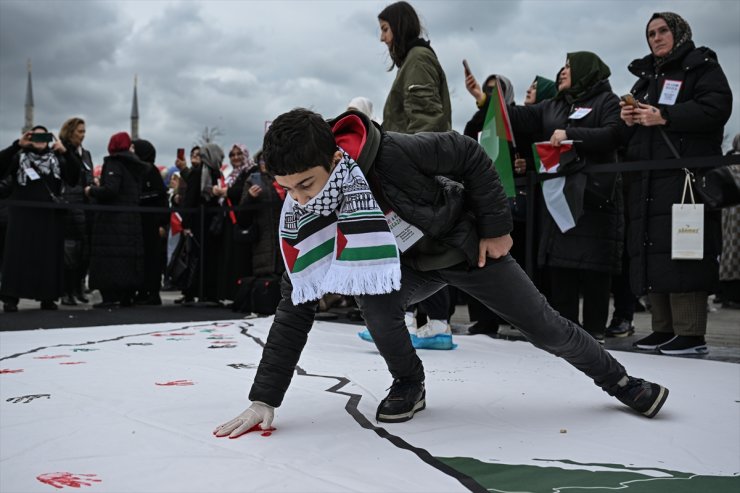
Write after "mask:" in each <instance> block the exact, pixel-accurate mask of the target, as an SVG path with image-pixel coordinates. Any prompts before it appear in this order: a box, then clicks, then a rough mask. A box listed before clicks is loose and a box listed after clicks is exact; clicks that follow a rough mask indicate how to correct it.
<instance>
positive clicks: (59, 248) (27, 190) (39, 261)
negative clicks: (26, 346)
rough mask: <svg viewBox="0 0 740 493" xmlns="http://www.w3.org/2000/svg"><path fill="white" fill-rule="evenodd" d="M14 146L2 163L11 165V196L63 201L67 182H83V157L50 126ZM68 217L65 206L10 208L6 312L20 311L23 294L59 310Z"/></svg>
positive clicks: (2, 289)
mask: <svg viewBox="0 0 740 493" xmlns="http://www.w3.org/2000/svg"><path fill="white" fill-rule="evenodd" d="M14 146H16V147H17V149H18V152H16V153H15V154H14V155H13V156H12V157H9V153H3V156H5V159H8V160H7V161H6V162H5V163H2V165H0V168H6V169H7V173H8V174H7V175H6V176H7V178H6V179H7V180H8V181H9V182H10V183H9V187H10V190H11V191H10V197H9V198H10V200H18V201H28V202H46V203H52V202H58V201H60V200H61V199H60V194H61V192H62V184H63V183H66V184H67V185H74V184H75V183H77V180H78V179H79V175H80V167H79V166H76V165H75V164H76V163H77V161H73V160H72V159H71V156H69V155H68V154H67V153H68V151H67V149H66V148H65V147H64V145H63V144H62V143H61V141H59V140H58V139H57V138H56V137H55V136H54V135H53V134H51V133H49V131H48V130H47V129H46V127H43V126H41V125H37V126H35V127H33V128H32V129H31V132H30V133H27V134H24V135H23V136H22V137H21V139H20V140H19V141H18V144H14ZM65 156H66V157H65ZM8 157H9V158H8ZM65 215H66V211H65V210H63V209H41V208H34V207H15V206H11V207H8V230H7V233H6V238H5V253H4V257H3V270H2V282H1V283H0V296H2V299H3V310H4V311H5V312H17V311H18V301H19V299H20V298H30V299H35V300H38V301H40V302H41V309H42V310H56V309H57V305H56V303H55V301H56V300H57V299H58V298H59V297H60V296H61V295H62V293H63V290H64V285H63V278H64V273H63V271H64V258H63V253H64V218H65Z"/></svg>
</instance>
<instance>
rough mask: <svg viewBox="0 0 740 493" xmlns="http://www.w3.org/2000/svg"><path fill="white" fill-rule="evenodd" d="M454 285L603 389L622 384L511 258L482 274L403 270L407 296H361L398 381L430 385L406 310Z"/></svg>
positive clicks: (615, 367)
mask: <svg viewBox="0 0 740 493" xmlns="http://www.w3.org/2000/svg"><path fill="white" fill-rule="evenodd" d="M446 284H449V285H452V286H455V287H457V288H458V289H460V290H462V291H465V292H466V293H468V294H469V295H471V296H473V297H475V298H477V299H478V300H479V301H481V302H482V303H483V304H484V305H486V306H487V307H488V308H490V309H491V310H493V311H495V312H496V313H498V314H499V315H500V316H501V317H502V318H503V319H504V320H507V321H508V322H510V323H511V324H512V325H514V326H516V327H517V328H518V329H519V330H520V331H521V332H522V334H523V335H524V336H525V337H526V338H527V339H529V341H530V342H531V343H532V344H534V345H535V346H537V347H539V348H541V349H544V350H545V351H547V352H549V353H552V354H554V355H555V356H560V357H562V358H563V359H565V360H566V361H568V362H569V363H570V364H572V365H573V366H575V367H576V368H578V369H579V370H581V371H582V372H584V373H585V374H586V375H588V376H589V377H591V378H592V379H593V380H594V382H595V383H596V384H597V385H598V386H600V387H602V388H605V387H610V386H612V385H614V384H616V383H617V382H618V381H619V380H620V379H621V378H622V377H623V376H624V375H626V371H625V369H624V367H623V366H622V365H621V364H619V362H618V361H617V360H616V359H614V358H613V357H612V356H611V355H610V354H609V353H607V352H606V351H605V350H604V348H603V347H602V346H601V345H600V344H599V343H598V342H597V341H596V340H595V339H594V338H593V337H591V336H590V335H589V334H588V333H586V332H585V331H584V330H583V329H582V328H581V327H579V326H578V325H576V324H574V323H573V322H571V321H569V320H567V319H565V318H563V317H561V316H560V315H559V314H558V313H557V312H556V311H555V310H554V309H553V308H552V307H551V306H550V305H549V304H548V303H547V301H546V300H545V297H544V296H542V294H540V292H539V291H537V289H536V288H535V287H534V285H533V284H532V282H531V281H530V279H529V278H528V277H527V275H526V274H525V273H524V271H523V270H522V269H521V267H519V264H517V263H516V261H515V260H514V259H513V258H512V257H511V255H507V256H506V257H503V258H501V259H497V260H493V259H488V262H487V263H486V266H485V267H483V268H482V269H478V268H475V269H468V268H467V267H465V266H460V267H454V268H450V269H442V270H438V271H431V272H419V271H416V270H413V269H410V268H407V267H402V275H401V290H400V291H395V292H393V293H389V294H384V295H375V296H357V297H356V299H357V304H358V306H359V307H360V309H361V310H362V314H363V317H364V318H365V322H366V323H367V327H368V330H369V331H370V334H371V335H372V336H373V340H374V341H375V344H376V346H377V348H378V350H379V351H380V354H381V355H382V356H383V358H385V360H386V363H387V365H388V369H389V370H390V372H391V374H392V375H393V377H394V378H404V379H419V380H423V379H424V367H423V366H422V363H421V360H420V359H419V357H418V356H417V354H416V351H415V350H414V348H413V346H412V345H411V338H410V337H409V334H408V331H407V330H406V326H405V324H404V320H403V315H404V311H405V310H406V307H407V306H408V305H410V304H413V303H417V302H419V301H420V300H423V299H424V298H426V297H428V296H429V295H430V294H432V293H434V292H435V291H437V290H438V289H440V288H442V287H443V286H444V285H446Z"/></svg>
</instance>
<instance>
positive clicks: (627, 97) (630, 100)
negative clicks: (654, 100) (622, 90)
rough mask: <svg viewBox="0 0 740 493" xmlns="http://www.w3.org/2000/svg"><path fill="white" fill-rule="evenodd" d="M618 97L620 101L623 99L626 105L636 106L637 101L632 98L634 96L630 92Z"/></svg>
mask: <svg viewBox="0 0 740 493" xmlns="http://www.w3.org/2000/svg"><path fill="white" fill-rule="evenodd" d="M619 99H621V100H622V101H624V104H626V105H628V106H637V101H635V98H634V96H632V94H625V95H624V96H622V97H621V98H619Z"/></svg>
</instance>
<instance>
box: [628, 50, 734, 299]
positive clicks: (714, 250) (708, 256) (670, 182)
mask: <svg viewBox="0 0 740 493" xmlns="http://www.w3.org/2000/svg"><path fill="white" fill-rule="evenodd" d="M629 70H630V72H632V73H633V74H635V75H636V76H637V77H639V80H638V81H637V83H636V84H635V85H634V87H633V88H632V93H633V95H634V96H635V99H637V100H638V101H641V102H644V103H649V104H651V105H653V106H656V107H658V108H660V111H661V113H662V114H663V117H664V118H665V119H666V120H668V124H667V125H666V126H664V127H663V130H664V132H665V135H666V136H667V137H668V138H669V139H670V140H671V142H672V143H673V145H674V147H675V148H676V150H677V151H678V152H679V154H680V155H681V157H699V156H720V155H721V154H722V149H721V145H722V136H723V132H724V125H725V123H726V122H727V120H728V119H729V117H730V113H731V111H732V93H731V91H730V86H729V84H728V83H727V78H726V77H725V74H724V72H723V71H722V68H721V67H720V65H719V63H718V62H717V56H716V55H715V53H714V52H713V51H712V50H710V49H709V48H705V47H702V48H696V47H695V46H694V44H693V42H688V43H686V44H684V45H683V46H681V47H679V48H678V49H677V50H676V51H675V52H674V53H673V54H672V55H671V56H670V57H669V59H668V60H666V62H665V63H664V64H663V65H662V67H661V69H660V71H659V72H658V73H656V71H655V69H654V67H653V57H652V55H648V56H646V57H644V58H642V59H638V60H635V61H633V62H632V63H631V64H630V65H629ZM665 80H676V81H681V89H680V91H679V93H678V97H677V99H676V101H675V104H672V105H667V104H659V103H658V101H659V98H660V92H661V90H662V88H663V84H664V82H665ZM620 130H621V134H622V137H623V139H624V143H625V145H626V149H625V158H626V159H627V160H629V161H638V160H651V159H673V158H674V155H673V153H672V152H671V150H670V148H669V147H668V144H667V143H666V141H665V139H664V137H663V136H662V135H661V132H660V131H659V130H658V127H654V126H653V127H642V126H639V125H635V126H633V127H631V128H629V127H627V126H626V125H624V124H622V125H621V128H620ZM684 179H685V173H684V171H682V170H663V171H642V172H636V173H630V174H629V175H628V176H626V177H625V184H626V186H627V193H628V197H629V207H628V218H629V222H628V224H629V228H628V239H627V242H628V247H627V249H628V252H629V255H630V281H631V283H632V289H633V291H634V292H635V294H643V293H646V292H647V293H650V292H655V293H682V292H693V291H709V292H711V291H713V290H714V289H715V287H716V284H717V282H718V269H719V265H718V262H717V256H718V255H719V252H720V248H721V227H720V222H721V218H720V214H719V211H706V210H705V214H704V227H705V235H704V259H703V260H671V208H672V205H673V204H676V203H680V202H681V193H682V191H683V185H684ZM697 200H698V199H697Z"/></svg>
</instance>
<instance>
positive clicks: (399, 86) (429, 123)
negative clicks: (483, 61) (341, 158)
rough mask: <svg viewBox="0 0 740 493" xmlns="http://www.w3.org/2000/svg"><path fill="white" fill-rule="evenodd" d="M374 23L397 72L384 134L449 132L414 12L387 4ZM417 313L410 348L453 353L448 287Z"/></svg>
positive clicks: (432, 61)
mask: <svg viewBox="0 0 740 493" xmlns="http://www.w3.org/2000/svg"><path fill="white" fill-rule="evenodd" d="M378 22H379V23H380V41H381V42H383V43H385V44H386V46H388V53H389V54H390V56H391V60H392V61H393V63H392V65H391V66H390V68H389V69H388V70H389V71H390V70H393V67H398V71H397V72H396V79H395V80H394V81H393V86H392V87H391V91H390V93H388V98H387V99H386V101H385V107H384V108H383V129H384V130H385V131H389V132H399V133H404V134H415V133H418V132H446V131H448V130H452V106H451V104H450V92H449V90H448V89H447V77H446V76H445V73H444V71H443V70H442V66H441V65H440V64H439V60H437V55H436V54H435V53H434V50H432V47H431V46H430V44H429V41H427V40H425V39H423V38H421V32H422V28H421V22H419V16H418V15H416V11H415V10H414V8H413V7H412V6H411V5H409V4H408V3H407V2H396V3H392V4H390V5H388V6H387V7H386V8H385V9H383V11H382V12H381V13H380V14H378ZM419 308H420V311H421V312H423V313H425V314H426V315H427V317H428V319H429V320H428V322H427V323H426V325H424V326H422V327H419V328H418V329H417V328H416V320H415V319H414V314H413V313H412V312H407V313H406V326H407V327H408V329H409V332H410V333H411V335H412V338H411V339H412V342H413V344H414V347H416V348H417V349H422V348H433V349H453V348H454V347H455V345H454V344H453V343H452V331H451V329H450V324H449V319H450V316H451V315H452V311H453V308H454V305H453V304H452V302H451V300H450V293H449V290H448V288H446V287H445V288H442V289H441V290H440V291H438V292H437V293H435V294H433V295H432V296H430V297H429V298H427V299H426V300H424V301H422V302H421V303H420V304H419ZM409 309H413V308H411V307H410V308H409ZM361 337H362V336H361ZM440 338H443V339H444V342H443V343H442V344H440V341H439V339H440Z"/></svg>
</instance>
